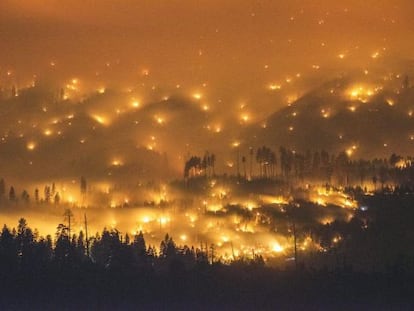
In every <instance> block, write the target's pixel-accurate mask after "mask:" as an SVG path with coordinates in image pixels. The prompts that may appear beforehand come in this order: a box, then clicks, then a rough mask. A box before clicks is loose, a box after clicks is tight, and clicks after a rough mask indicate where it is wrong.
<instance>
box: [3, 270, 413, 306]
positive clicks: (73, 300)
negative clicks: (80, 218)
mask: <svg viewBox="0 0 414 311" xmlns="http://www.w3.org/2000/svg"><path fill="white" fill-rule="evenodd" d="M413 281H414V274H413V273H412V271H411V272H407V271H398V270H394V271H390V272H387V273H370V274H365V273H354V272H351V271H336V272H324V271H319V272H310V271H290V272H289V271H277V270H274V269H269V268H266V267H257V266H252V265H244V264H243V265H233V266H223V265H220V264H217V265H213V266H207V265H199V266H196V267H194V269H192V270H191V271H182V270H180V268H179V267H174V263H171V265H170V267H169V271H167V272H164V273H161V274H159V273H154V272H141V273H138V272H134V271H122V270H117V271H116V270H112V271H104V270H99V269H96V268H94V267H93V266H91V265H85V266H84V267H79V268H78V269H77V270H76V271H75V270H72V269H69V270H65V269H63V270H62V269H53V270H49V271H44V273H42V274H41V275H35V274H31V273H30V272H29V271H28V272H27V273H26V274H24V275H23V274H20V275H3V276H2V277H1V284H2V285H1V295H0V297H1V298H0V299H1V300H0V309H2V310H56V309H59V310H138V309H146V310H148V309H150V310H151V309H152V310H155V309H156V310H160V309H161V310H162V309H169V310H171V309H173V310H175V309H182V310H188V309H195V310H217V309H220V310H222V309H226V310H275V309H283V310H305V309H306V310H319V309H335V310H349V309H357V310H359V309H361V310H362V309H364V310H367V309H368V310H389V309H398V310H400V309H403V310H409V309H412V308H413V307H414V295H413V294H414V286H413V284H414V283H413Z"/></svg>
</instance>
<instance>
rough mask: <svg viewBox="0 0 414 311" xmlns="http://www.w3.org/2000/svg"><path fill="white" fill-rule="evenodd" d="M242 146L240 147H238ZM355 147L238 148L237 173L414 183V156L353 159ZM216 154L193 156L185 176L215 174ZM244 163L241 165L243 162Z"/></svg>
mask: <svg viewBox="0 0 414 311" xmlns="http://www.w3.org/2000/svg"><path fill="white" fill-rule="evenodd" d="M237 148H239V147H237ZM353 152H354V150H353V149H352V148H351V149H349V150H347V151H343V152H340V153H338V154H336V153H329V152H327V151H325V150H321V151H311V150H308V151H306V152H304V153H300V152H297V151H294V150H290V149H288V148H285V147H283V146H282V147H280V148H279V150H278V151H275V150H272V149H271V148H269V147H267V146H262V147H259V148H257V149H254V148H253V147H249V149H248V152H247V154H244V153H243V152H241V151H240V150H239V149H237V155H236V164H237V165H235V169H236V171H235V174H236V175H237V176H239V177H242V178H245V179H249V180H251V179H282V180H285V181H289V182H323V183H327V184H336V185H338V186H344V187H346V186H360V187H362V188H364V187H365V186H366V185H367V184H372V185H374V188H375V189H382V188H384V187H386V186H394V185H404V186H409V187H413V186H414V185H413V180H414V159H413V158H412V157H403V156H400V155H397V154H395V153H393V154H392V155H391V156H390V157H389V158H375V159H370V160H367V159H354V156H352V155H351V154H352V153H353ZM215 162H216V158H215V156H214V154H211V155H210V154H209V153H208V152H206V154H205V155H204V156H203V157H199V156H191V157H189V160H188V161H187V162H186V163H185V166H184V177H185V178H189V177H197V176H213V175H215V170H214V165H215ZM240 164H241V165H240Z"/></svg>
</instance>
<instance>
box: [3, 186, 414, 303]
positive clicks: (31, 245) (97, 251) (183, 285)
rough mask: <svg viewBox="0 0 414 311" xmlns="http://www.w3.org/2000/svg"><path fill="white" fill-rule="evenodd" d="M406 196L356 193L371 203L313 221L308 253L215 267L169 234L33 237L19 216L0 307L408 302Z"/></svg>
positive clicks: (8, 240) (208, 250) (8, 235)
mask: <svg viewBox="0 0 414 311" xmlns="http://www.w3.org/2000/svg"><path fill="white" fill-rule="evenodd" d="M413 203H414V198H413V197H412V196H411V195H406V196H402V195H397V194H386V193H384V194H378V195H375V196H373V197H371V196H367V197H365V198H364V199H363V204H367V206H372V207H370V208H363V209H361V210H360V211H358V212H357V214H356V216H355V217H354V218H353V219H352V220H351V221H349V222H346V221H335V222H333V223H329V224H326V225H320V226H319V227H317V228H315V229H314V231H313V232H312V238H313V239H314V240H315V241H318V243H319V245H320V247H319V248H318V250H316V251H315V252H299V254H298V255H299V257H298V258H297V260H298V265H294V264H293V262H292V264H291V265H288V266H287V267H285V268H284V269H279V268H277V267H270V266H268V265H267V264H265V261H264V260H263V259H262V258H261V257H260V256H256V257H255V258H254V259H246V258H234V260H233V262H231V263H229V264H223V263H222V262H221V261H220V258H217V257H215V255H214V248H212V247H211V246H209V247H207V245H203V246H201V247H200V248H194V247H188V246H178V245H177V244H176V243H175V242H174V240H173V238H172V237H170V236H169V235H166V236H165V238H164V239H163V240H162V241H161V243H160V245H159V247H156V246H153V245H147V243H146V241H145V238H144V235H143V234H142V233H141V232H139V233H137V234H136V235H134V236H129V235H128V234H121V233H120V232H119V231H118V230H116V229H110V230H107V229H104V230H103V231H102V233H101V234H96V235H95V236H93V237H92V238H86V234H84V233H83V232H79V233H76V234H74V233H73V232H71V229H70V223H68V225H63V224H60V225H58V226H57V230H56V234H55V236H54V237H51V236H47V237H41V236H39V234H38V233H37V231H36V230H33V229H31V228H30V227H29V226H28V224H27V222H26V221H25V220H24V219H20V220H19V222H18V225H17V228H15V229H10V228H9V227H7V226H4V227H3V229H2V231H1V235H0V279H1V281H2V282H1V285H0V308H2V309H56V308H59V309H112V308H117V309H137V308H155V309H160V308H161V309H183V308H197V309H257V308H260V309H274V308H275V307H280V308H284V309H286V308H289V309H303V308H305V307H306V308H307V309H309V308H311V309H312V308H315V309H317V308H321V307H322V308H338V307H345V308H353V307H359V308H361V307H362V306H365V307H367V306H369V307H372V308H380V309H381V308H390V307H403V308H410V307H411V306H412V303H413V301H412V297H414V296H413V294H414V289H413V287H412V286H411V284H413V281H414V249H413V247H412V245H414V238H413V237H414V234H413V233H414V230H413V228H412V225H411V219H413V216H414V210H413V209H412V208H411V207H412V205H413ZM300 210H301V209H297V212H299V211H300ZM292 213H294V212H292ZM65 215H66V216H67V217H66V219H67V220H68V216H69V215H70V213H69V212H67V213H65ZM301 228H302V227H301V226H299V227H298V236H300V235H301V234H303V233H304V232H303V229H301ZM315 262H316V263H317V264H315ZM362 266H363V268H361V267H362Z"/></svg>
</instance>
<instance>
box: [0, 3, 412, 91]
mask: <svg viewBox="0 0 414 311" xmlns="http://www.w3.org/2000/svg"><path fill="white" fill-rule="evenodd" d="M413 20H414V4H413V2H412V1H410V0H400V1H378V0H376V1H374V0H368V1H357V0H351V1H335V2H334V1H328V0H322V1H295V0H294V1H274V0H257V1H245V0H227V1H219V0H200V1H183V0H181V1H175V0H172V1H171V0H168V1H160V0H158V1H154V0H145V1H136V0H123V1H117V0H100V1H92V0H86V1H85V0H82V1H81V0H70V1H69V0H27V1H24V0H2V1H1V2H0V66H1V67H0V72H4V71H5V70H9V69H12V70H16V71H19V72H21V74H22V75H23V74H24V73H26V74H29V73H30V74H37V75H41V73H42V72H43V71H44V70H45V68H47V66H48V64H49V63H50V61H51V60H53V61H55V62H56V63H57V64H58V65H59V70H60V73H61V74H67V75H73V74H77V75H86V76H89V77H93V76H94V74H95V73H96V72H100V73H102V72H103V71H105V70H107V68H106V67H105V65H106V64H110V65H111V71H110V73H108V74H107V76H106V78H108V79H112V80H114V81H117V82H118V81H121V80H122V81H128V80H130V79H132V78H134V75H137V73H139V72H141V70H142V69H149V70H150V71H151V74H152V76H153V78H154V79H155V80H156V82H157V83H158V84H160V85H167V86H173V85H176V84H180V85H184V86H188V87H189V88H190V87H196V86H197V85H201V84H202V83H208V84H209V85H210V87H211V88H212V89H214V92H217V94H216V95H217V97H221V96H223V97H226V96H227V95H228V94H229V93H233V94H234V93H235V92H239V94H238V95H237V96H239V97H240V98H245V97H249V96H250V97H252V96H254V94H257V93H258V92H261V91H263V89H264V88H265V87H266V85H268V83H269V82H270V81H280V80H284V79H285V78H286V77H287V76H291V75H295V74H296V73H299V72H300V73H301V74H302V75H303V77H304V78H303V79H304V80H306V79H307V78H308V79H311V80H312V78H309V77H317V75H315V73H312V65H317V66H320V69H321V71H322V70H323V69H326V70H330V69H332V68H336V69H338V70H343V69H348V68H349V67H355V66H356V67H361V68H362V67H363V66H368V65H371V64H372V62H373V60H372V59H371V56H372V54H374V53H376V52H379V56H380V57H379V58H380V59H395V58H398V59H402V60H406V59H411V58H412V56H413V53H412V50H413V48H414V46H413V42H414V23H412V21H413ZM339 54H344V56H345V58H344V59H343V60H341V59H338V55H339ZM375 61H376V62H378V60H375ZM309 72H310V73H309ZM323 72H327V71H323ZM308 73H309V74H308ZM316 79H317V78H316ZM304 84H306V83H305V82H304Z"/></svg>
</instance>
